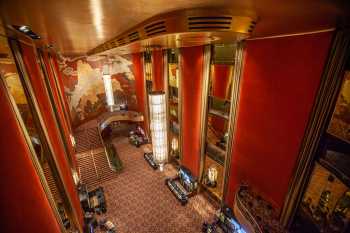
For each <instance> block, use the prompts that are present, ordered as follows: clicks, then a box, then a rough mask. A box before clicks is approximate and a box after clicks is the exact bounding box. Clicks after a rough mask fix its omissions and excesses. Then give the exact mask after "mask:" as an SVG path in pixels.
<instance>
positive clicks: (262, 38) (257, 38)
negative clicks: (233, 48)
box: [246, 28, 336, 40]
mask: <svg viewBox="0 0 350 233" xmlns="http://www.w3.org/2000/svg"><path fill="white" fill-rule="evenodd" d="M335 30H336V29H335V28H328V29H323V30H317V31H310V32H299V33H290V34H279V35H273V36H263V37H255V38H248V39H246V40H265V39H274V38H281V37H290V36H302V35H310V34H316V33H321V32H333V31H335Z"/></svg>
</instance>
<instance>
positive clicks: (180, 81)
mask: <svg viewBox="0 0 350 233" xmlns="http://www.w3.org/2000/svg"><path fill="white" fill-rule="evenodd" d="M181 59H182V55H181V49H179V50H178V56H177V67H178V69H179V77H178V79H179V86H178V87H177V98H178V106H177V108H178V109H177V111H178V114H177V115H178V118H177V120H178V121H179V164H180V165H181V163H182V158H183V154H182V150H183V149H182V143H183V142H182V133H181V132H182V69H181V65H180V64H181Z"/></svg>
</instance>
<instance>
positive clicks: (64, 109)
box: [47, 53, 73, 133]
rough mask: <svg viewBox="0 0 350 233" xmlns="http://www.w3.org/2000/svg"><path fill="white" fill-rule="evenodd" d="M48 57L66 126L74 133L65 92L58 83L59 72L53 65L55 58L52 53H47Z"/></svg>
mask: <svg viewBox="0 0 350 233" xmlns="http://www.w3.org/2000/svg"><path fill="white" fill-rule="evenodd" d="M47 56H48V58H49V65H50V68H51V71H52V73H53V75H54V82H55V86H56V89H57V92H58V95H59V101H60V104H61V106H62V111H63V114H64V117H65V121H66V125H67V126H68V129H69V132H70V133H73V130H72V125H71V122H72V121H71V118H70V114H69V113H68V112H67V109H66V106H65V104H64V103H65V101H64V98H65V97H64V96H63V94H64V91H62V89H61V86H60V85H59V83H58V75H57V72H56V69H55V65H54V64H52V63H53V57H52V56H51V54H50V53H47ZM68 110H69V109H68Z"/></svg>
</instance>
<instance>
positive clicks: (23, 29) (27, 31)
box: [13, 25, 41, 40]
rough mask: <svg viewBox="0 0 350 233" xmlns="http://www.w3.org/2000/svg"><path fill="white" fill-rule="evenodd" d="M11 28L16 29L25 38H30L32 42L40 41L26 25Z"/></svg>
mask: <svg viewBox="0 0 350 233" xmlns="http://www.w3.org/2000/svg"><path fill="white" fill-rule="evenodd" d="M13 27H14V28H15V29H17V30H18V31H20V32H22V33H24V34H26V35H27V36H29V37H30V38H32V39H33V40H37V39H40V38H41V37H40V36H39V35H38V34H36V33H35V32H33V31H32V29H31V28H30V27H29V26H27V25H21V26H16V25H13Z"/></svg>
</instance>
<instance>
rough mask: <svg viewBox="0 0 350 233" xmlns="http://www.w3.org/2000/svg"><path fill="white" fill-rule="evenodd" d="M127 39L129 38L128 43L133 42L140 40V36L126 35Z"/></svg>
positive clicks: (134, 33)
mask: <svg viewBox="0 0 350 233" xmlns="http://www.w3.org/2000/svg"><path fill="white" fill-rule="evenodd" d="M128 38H129V42H134V41H137V40H139V39H140V35H139V32H138V31H136V32H132V33H130V34H128Z"/></svg>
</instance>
